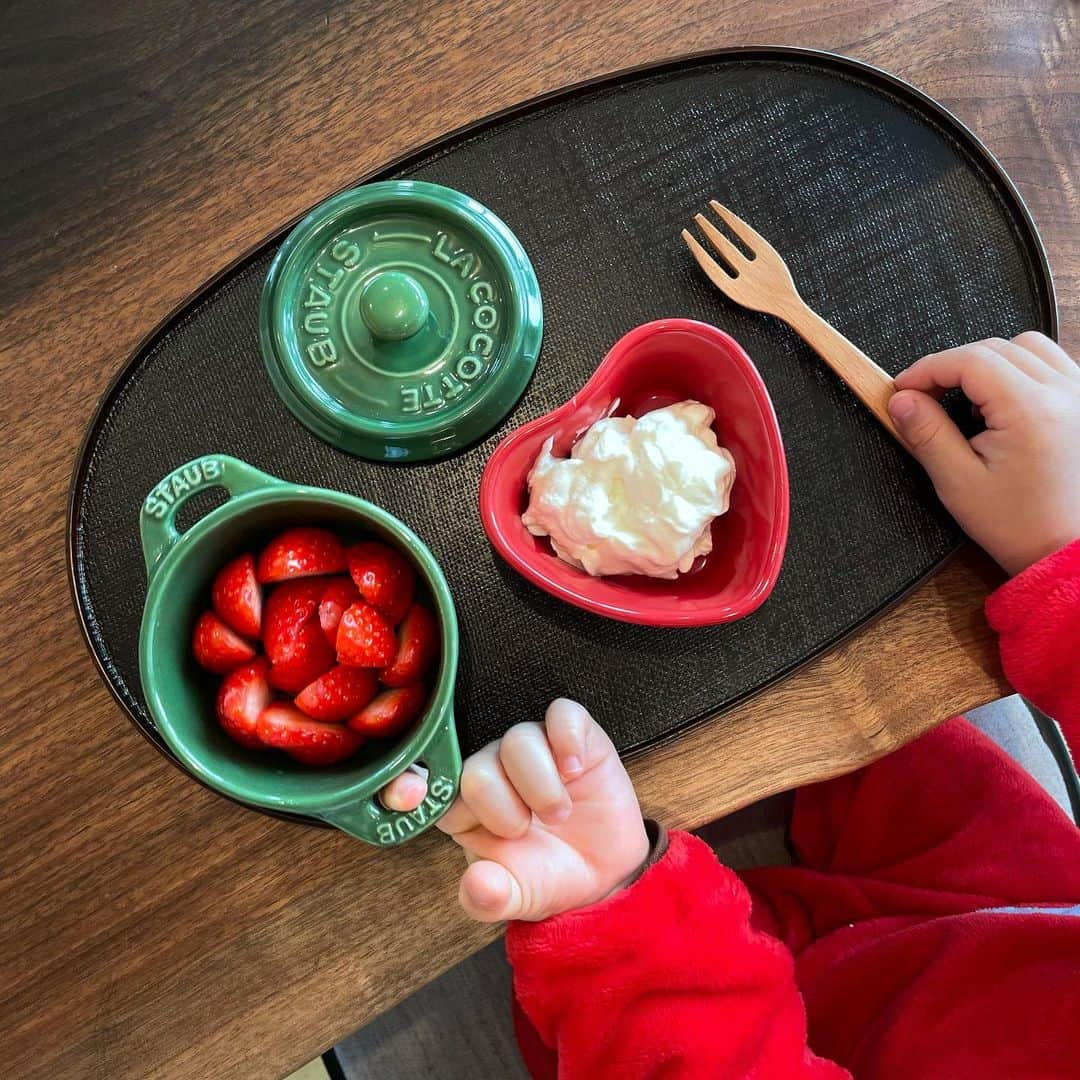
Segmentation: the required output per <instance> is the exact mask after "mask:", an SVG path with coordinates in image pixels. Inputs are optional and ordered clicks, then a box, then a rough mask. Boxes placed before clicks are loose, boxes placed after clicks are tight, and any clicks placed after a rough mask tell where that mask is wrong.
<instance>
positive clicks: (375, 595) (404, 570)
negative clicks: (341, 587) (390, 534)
mask: <svg viewBox="0 0 1080 1080" xmlns="http://www.w3.org/2000/svg"><path fill="white" fill-rule="evenodd" d="M345 557H346V559H347V561H348V564H349V574H350V575H351V577H352V579H353V581H355V582H356V587H357V588H358V589H359V590H360V595H361V596H362V597H363V598H364V599H365V600H366V601H367V602H368V603H369V604H371V606H372V607H376V608H378V609H379V611H380V612H382V614H383V615H385V616H386V617H387V618H388V619H389V620H390V625H391V626H397V624H398V623H399V622H401V620H402V619H403V618H404V616H405V612H406V611H408V610H409V604H411V603H412V598H413V590H414V589H415V588H416V575H415V574H414V573H413V569H412V567H411V566H410V565H409V563H408V561H407V560H406V558H405V556H404V555H401V554H400V553H399V552H397V551H395V550H394V549H393V548H392V547H388V546H387V545H386V544H380V543H379V542H378V541H376V540H364V541H363V542H361V543H359V544H353V546H352V547H351V548H349V550H348V551H347V552H346V553H345Z"/></svg>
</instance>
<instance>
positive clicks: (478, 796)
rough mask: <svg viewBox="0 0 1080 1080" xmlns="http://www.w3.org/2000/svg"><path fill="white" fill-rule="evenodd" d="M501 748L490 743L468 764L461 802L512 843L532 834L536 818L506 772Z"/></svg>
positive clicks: (462, 778) (493, 830)
mask: <svg viewBox="0 0 1080 1080" xmlns="http://www.w3.org/2000/svg"><path fill="white" fill-rule="evenodd" d="M504 741H505V736H504ZM499 745H500V744H499V743H488V745H487V746H485V747H484V748H483V750H479V751H478V752H477V753H475V754H473V756H472V757H471V758H469V760H468V761H466V762H465V768H464V769H463V770H462V773H461V801H462V802H463V803H464V804H465V805H466V806H467V807H468V809H469V810H471V811H472V813H473V815H474V816H475V817H476V820H477V821H478V822H479V823H480V824H481V825H482V826H483V827H484V828H485V829H487V830H488V832H490V833H493V834H494V835H495V836H503V837H506V838H507V839H511V840H512V839H514V838H515V837H518V836H523V835H524V834H525V833H526V832H527V831H528V829H529V825H530V824H531V822H532V814H531V812H530V811H529V808H528V807H527V806H526V805H525V803H524V802H522V800H521V796H519V795H518V793H517V792H516V791H515V790H514V787H515V785H514V783H513V782H512V780H511V779H510V778H509V777H508V776H507V773H506V771H505V770H504V769H503V764H502V762H501V761H500V760H499ZM448 813H449V812H448ZM444 819H445V815H444ZM456 831H460V830H456Z"/></svg>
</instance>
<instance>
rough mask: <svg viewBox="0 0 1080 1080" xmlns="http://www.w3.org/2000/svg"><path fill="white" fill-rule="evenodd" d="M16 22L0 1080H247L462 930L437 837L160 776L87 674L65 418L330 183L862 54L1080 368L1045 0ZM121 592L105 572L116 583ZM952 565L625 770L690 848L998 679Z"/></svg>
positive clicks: (63, 7)
mask: <svg viewBox="0 0 1080 1080" xmlns="http://www.w3.org/2000/svg"><path fill="white" fill-rule="evenodd" d="M46 7H47V10H45V11H43V10H42V7H41V5H32V4H29V3H23V4H15V5H11V6H9V8H8V9H7V10H6V11H5V31H6V35H5V41H4V45H3V46H2V56H3V63H2V64H0V91H2V94H3V98H2V100H3V102H4V104H5V108H4V109H3V110H0V148H2V150H3V151H4V152H3V154H2V155H0V175H2V177H3V190H4V193H5V198H4V200H3V206H2V208H0V214H2V217H0V241H2V244H3V251H4V255H5V259H4V261H3V263H2V264H0V305H2V315H0V327H2V329H0V335H2V337H0V363H2V365H3V366H2V374H3V387H4V389H3V395H2V398H0V410H2V412H0V415H2V418H3V435H4V438H3V440H2V443H0V470H2V471H0V476H2V489H0V490H2V493H3V496H2V497H3V510H2V514H3V516H2V520H3V524H4V527H5V532H4V542H3V544H2V546H0V548H2V550H0V619H2V623H0V625H2V626H3V627H4V633H3V635H2V636H0V659H2V664H3V666H2V670H3V671H4V676H5V677H4V679H3V680H2V682H0V735H2V738H0V774H2V777H3V784H2V787H0V822H2V824H0V852H2V854H0V911H2V913H3V917H2V920H0V1019H2V1021H3V1022H2V1024H0V1061H3V1062H4V1064H5V1073H6V1075H9V1076H18V1077H50V1078H54V1077H68V1076H71V1077H80V1078H86V1077H106V1076H108V1077H118V1076H139V1077H165V1076H168V1077H203V1076H213V1077H215V1078H227V1077H259V1076H275V1075H280V1074H283V1073H285V1072H287V1071H288V1070H289V1069H290V1068H291V1067H293V1066H296V1065H298V1064H299V1063H301V1062H302V1061H304V1060H306V1059H308V1058H310V1057H311V1056H313V1055H314V1054H315V1053H316V1052H317V1051H319V1050H321V1049H322V1048H324V1047H325V1046H327V1045H329V1044H330V1043H332V1042H333V1041H334V1040H335V1039H337V1038H338V1037H340V1036H342V1035H343V1034H345V1033H346V1032H348V1031H350V1030H352V1029H353V1028H355V1027H356V1026H358V1025H359V1024H360V1023H362V1022H363V1021H364V1020H365V1019H366V1018H368V1017H371V1016H373V1015H375V1014H376V1013H378V1012H379V1011H380V1010H383V1009H385V1008H387V1007H389V1006H390V1005H392V1004H393V1003H394V1002H395V1001H397V1000H399V999H400V998H401V997H402V996H403V995H405V994H407V993H408V992H409V991H410V990H412V989H413V988H415V987H416V986H418V985H420V984H421V983H423V982H424V981H426V980H428V979H430V978H432V977H433V976H434V975H436V974H437V973H438V972H439V971H441V970H443V969H444V968H445V967H446V966H447V965H449V964H451V963H453V962H454V961H455V960H457V959H459V958H461V957H462V956H464V955H465V954H466V953H468V952H469V951H470V950H472V949H474V948H476V947H477V946H478V945H480V944H481V943H482V942H483V941H484V940H486V939H487V937H488V934H489V932H488V931H484V930H481V929H478V928H476V927H472V926H469V925H467V924H466V922H465V920H464V919H463V917H462V916H461V915H460V914H458V912H457V910H456V908H455V905H454V902H453V890H454V880H455V876H456V873H457V871H458V869H459V866H458V860H457V857H456V855H455V853H454V852H453V850H451V849H450V847H449V846H448V845H447V844H445V843H442V842H441V841H440V838H439V837H437V836H429V837H425V838H423V839H421V840H420V841H418V842H416V843H414V844H411V845H409V846H408V847H407V848H405V849H403V850H400V851H391V852H384V853H380V852H374V851H372V850H369V849H367V848H364V847H363V846H362V845H359V844H356V843H353V842H350V841H349V840H347V839H346V838H345V837H343V836H341V835H339V834H335V833H332V832H319V831H314V830H311V829H308V828H305V827H302V826H293V825H287V824H282V823H279V822H275V821H271V820H268V819H266V818H263V817H260V816H258V815H256V814H252V813H250V812H247V811H245V810H242V809H240V808H237V807H235V806H231V805H229V804H228V803H226V802H224V801H222V800H220V799H218V798H216V797H215V796H213V795H212V794H210V793H209V792H207V791H204V790H203V789H201V788H199V787H198V786H197V785H195V784H193V783H191V782H190V781H187V780H185V779H184V778H183V777H182V776H180V775H179V774H178V773H177V772H176V771H175V770H174V769H173V768H172V767H171V766H169V765H168V764H167V763H166V762H165V761H163V760H162V759H161V758H160V757H158V755H157V754H155V753H154V752H153V751H152V750H151V749H150V748H149V747H148V746H147V745H146V744H145V742H144V741H143V740H141V739H139V738H138V737H137V736H135V735H134V733H133V732H132V730H131V728H130V726H129V724H128V722H127V720H126V719H125V718H124V717H123V715H122V714H121V713H120V711H119V709H118V708H117V707H116V706H115V705H114V704H113V702H112V699H111V698H110V697H109V695H108V693H107V691H106V690H105V688H104V687H103V686H102V685H101V683H100V682H99V681H98V680H97V679H96V677H95V676H94V673H93V668H92V666H91V663H90V661H89V659H88V657H87V655H86V652H85V649H84V647H83V644H82V641H81V639H80V637H79V634H78V630H77V628H76V624H75V619H74V616H73V614H72V612H71V608H70V600H69V597H68V593H67V585H66V581H65V570H64V505H65V496H66V492H67V485H68V480H69V476H70V471H71V467H72V463H73V460H74V455H75V451H76V448H77V445H78V442H79V439H80V437H81V434H82V431H83V429H84V427H85V425H86V422H87V420H88V419H89V416H90V413H91V411H92V409H93V407H94V404H95V402H96V400H97V398H98V397H99V395H100V394H101V392H102V391H103V390H104V388H105V386H106V385H107V383H108V381H109V379H110V377H111V376H112V374H113V373H114V372H115V371H116V369H117V368H118V366H119V365H120V364H121V362H122V361H123V359H124V358H125V356H126V355H127V354H128V353H129V352H130V351H131V349H132V348H133V347H134V345H135V344H136V342H137V341H138V340H139V339H140V338H141V337H142V336H143V335H144V334H145V333H146V332H147V331H148V330H149V329H151V328H152V327H153V326H154V325H155V324H156V323H157V322H159V321H160V320H161V319H162V318H164V317H165V316H166V315H167V314H168V313H169V312H170V311H171V310H172V309H174V308H175V307H176V306H177V305H178V304H180V303H181V302H182V301H183V300H184V298H185V297H186V296H187V295H188V294H189V293H190V292H191V291H192V290H194V289H195V288H196V287H197V286H199V285H200V284H201V283H202V282H203V281H204V280H205V279H206V278H207V277H208V276H209V275H211V274H213V273H216V272H217V271H219V270H221V269H222V268H224V267H225V266H227V265H228V264H229V263H231V262H232V261H233V260H235V259H236V258H238V257H239V256H240V255H242V254H243V253H244V252H245V251H246V250H248V249H249V248H251V247H252V246H253V245H254V244H255V243H257V242H258V241H259V240H260V239H261V238H262V237H263V236H265V235H266V234H267V233H269V232H271V231H273V230H274V229H276V228H278V227H279V226H280V225H281V224H283V223H284V222H286V221H287V220H290V219H291V218H293V217H295V216H296V215H297V214H298V213H299V212H301V211H302V210H304V209H305V208H307V207H308V206H310V205H312V204H313V203H315V202H316V201H318V200H319V199H320V198H321V197H323V196H325V195H326V194H328V193H329V192H331V191H333V190H335V189H337V188H340V187H341V186H343V185H345V184H346V183H347V182H349V181H350V180H351V179H353V178H354V177H356V176H357V175H359V174H362V173H364V172H365V171H367V170H370V169H372V168H374V167H376V166H378V165H379V164H381V163H382V162H383V161H385V160H386V159H388V158H390V157H393V156H395V155H397V154H400V153H402V152H404V151H405V150H407V149H409V148H410V147H412V146H414V145H416V144H417V143H419V142H422V141H425V140H428V139H431V138H433V137H435V136H437V135H439V134H441V133H442V132H444V131H446V130H448V129H451V128H453V127H456V126H459V125H461V124H464V123H466V122H467V121H469V120H472V119H474V118H476V117H477V116H480V115H483V114H486V113H489V112H492V111H494V110H497V109H501V108H504V107H508V106H510V105H512V104H514V103H515V102H517V101H519V100H522V99H524V98H527V97H530V96H532V95H534V94H537V93H541V92H544V91H549V90H554V89H557V88H559V87H560V86H563V85H565V84H567V83H569V82H572V81H576V80H579V79H582V78H586V77H589V76H594V75H599V74H601V73H604V72H606V71H610V70H613V69H617V68H620V67H625V66H629V65H631V64H638V63H642V62H646V61H652V60H660V59H663V58H665V57H669V56H673V55H676V54H678V53H682V52H685V51H689V50H698V49H704V48H710V47H719V46H724V45H732V44H740V43H760V42H771V43H777V44H797V45H804V46H814V47H820V48H826V49H832V50H836V51H839V52H843V53H847V54H849V55H852V56H855V57H858V58H860V59H863V60H866V61H869V62H871V63H876V64H880V65H882V66H884V67H887V68H888V69H889V70H891V71H892V72H894V73H895V74H897V75H900V76H901V77H904V78H907V79H909V80H911V81H913V82H914V83H916V84H917V85H918V86H920V87H921V88H922V89H924V90H925V91H927V92H928V93H930V94H932V95H934V96H935V97H937V98H938V99H939V100H941V101H942V102H943V103H944V104H945V105H946V106H948V107H950V108H951V109H953V110H954V111H955V112H956V113H957V114H958V115H959V116H960V118H961V119H962V120H964V121H965V122H966V123H967V124H969V125H970V126H971V127H972V128H973V129H974V130H975V132H976V133H977V134H978V135H979V136H980V137H981V138H983V140H984V141H985V142H987V144H988V145H989V146H990V147H991V149H992V150H993V151H994V152H995V153H996V154H997V156H998V157H999V159H1000V160H1001V161H1002V163H1003V164H1004V166H1005V168H1006V169H1007V170H1008V171H1009V172H1010V174H1011V175H1012V176H1013V178H1014V180H1015V181H1016V182H1017V184H1018V186H1019V188H1020V191H1021V193H1022V194H1023V196H1024V198H1025V199H1026V200H1027V202H1028V204H1029V206H1030V208H1031V210H1032V212H1033V214H1034V216H1035V219H1036V221H1037V222H1038V225H1039V227H1040V229H1041V231H1042V234H1043V237H1044V239H1045V241H1046V243H1047V247H1048V250H1049V254H1050V261H1051V265H1052V266H1053V267H1054V270H1055V275H1056V279H1057V286H1058V290H1059V294H1060V297H1061V313H1062V326H1063V333H1062V340H1063V343H1064V344H1065V345H1066V347H1067V348H1070V349H1072V350H1073V351H1076V350H1077V349H1078V348H1080V336H1078V325H1080V324H1078V320H1077V314H1078V304H1080V230H1078V228H1077V224H1078V218H1080V207H1078V203H1077V195H1076V192H1077V190H1078V188H1080V183H1078V179H1080V177H1078V175H1077V171H1078V164H1077V163H1078V162H1080V153H1078V145H1077V144H1078V142H1080V133H1078V130H1077V122H1076V118H1077V117H1078V116H1080V75H1078V71H1077V64H1076V58H1077V50H1076V32H1077V16H1076V11H1075V8H1074V7H1071V6H1070V5H1069V4H1068V3H1067V2H1060V3H1046V2H1036V0H1011V2H1009V3H1004V2H1003V0H991V2H989V3H986V4H982V5H972V6H968V7H957V5H955V4H945V3H938V2H935V0H908V2H907V3H905V4H891V3H869V4H866V3H856V2H855V0H826V2H824V3H816V4H811V3H809V2H798V3H791V2H787V0H762V2H757V3H754V4H749V3H726V4H717V3H715V2H709V3H706V2H704V0H691V2H678V0H672V2H671V3H667V4H663V5H656V4H653V3H650V2H647V0H621V2H619V3H615V2H613V0H597V2H596V3H593V4H589V5H582V4H580V3H570V2H569V0H552V2H550V3H547V4H543V5H535V4H526V3H524V2H522V0H510V2H508V3H504V4H501V5H497V6H496V5H491V4H487V3H482V2H480V0H459V2H457V3H453V4H452V3H449V2H439V0H428V2H424V0H403V2H402V3H399V4H397V5H393V6H388V5H384V4H381V3H377V2H375V0H370V2H355V3H330V2H329V0H318V2H316V0H306V2H304V0H276V2H269V3H261V4H257V5H255V4H251V5H244V6H243V7H238V6H236V5H209V4H191V3H188V2H187V0H147V2H146V3H142V4H130V5H87V4H77V3H74V2H69V3H66V4H62V3H59V2H56V0H54V2H51V3H49V4H48V5H46ZM134 572H136V571H135V569H133V573H134ZM997 580H998V578H997V576H996V573H995V572H994V571H993V570H992V568H990V567H989V566H988V565H987V564H986V562H985V560H983V559H982V557H981V556H977V555H976V554H974V553H973V552H971V551H965V552H964V553H963V554H962V555H961V556H960V557H958V558H957V559H955V560H954V561H953V562H952V563H951V564H950V565H949V566H948V567H947V568H946V569H945V570H943V571H942V572H941V573H940V574H939V575H938V576H937V577H936V578H935V579H934V580H932V581H931V582H929V583H927V584H926V585H924V586H923V587H922V588H920V589H919V590H918V591H917V592H916V593H914V594H913V595H912V596H911V597H910V598H908V599H907V600H906V601H904V603H903V604H901V605H900V606H899V607H898V608H897V609H896V610H895V611H894V612H893V613H892V614H891V615H889V616H888V617H887V618H885V619H883V620H882V621H880V622H879V623H878V624H877V625H875V626H874V627H872V628H870V629H869V630H866V631H865V632H863V633H861V634H860V635H858V636H857V637H855V638H853V639H851V640H849V641H848V642H846V643H845V644H843V645H841V646H840V647H839V648H837V649H836V650H835V651H834V652H833V653H832V654H830V655H829V656H827V657H825V658H823V659H821V660H819V661H817V662H815V663H814V664H813V665H811V666H809V667H807V668H806V669H804V670H803V671H801V672H800V673H798V674H797V675H795V676H794V677H792V678H790V679H788V680H787V681H786V682H785V683H783V684H782V685H780V686H779V687H777V688H775V689H773V690H771V691H769V692H768V693H765V694H763V695H761V696H760V697H758V698H757V699H756V700H754V701H752V702H750V703H748V704H746V705H744V706H742V707H741V708H739V709H737V710H735V711H734V712H731V713H729V714H727V715H726V716H724V717H723V718H721V719H719V720H716V721H713V722H710V723H709V724H707V725H705V726H702V727H700V728H698V729H697V730H695V731H694V732H692V733H691V734H689V735H687V736H685V737H683V738H681V739H679V740H677V741H675V742H672V743H670V744H669V745H666V746H664V747H662V748H660V749H658V750H656V751H653V752H652V753H650V754H648V755H646V756H644V757H642V758H640V759H638V760H635V761H634V762H633V763H632V766H631V769H632V772H633V774H634V778H635V780H636V782H637V784H638V786H639V789H640V791H641V795H642V799H643V802H644V804H645V807H646V809H647V810H648V811H649V812H650V813H652V814H655V815H658V816H660V817H662V818H664V819H665V820H666V821H667V822H668V823H670V824H672V825H681V826H688V825H696V824H699V823H701V822H703V821H705V820H707V819H709V818H711V817H714V816H715V815H717V814H720V813H722V812H724V811H726V810H729V809H731V808H733V807H735V806H739V805H742V804H744V803H746V802H749V801H751V800H753V799H755V798H757V797H760V796H761V795H764V794H766V793H768V792H770V791H774V790H779V789H781V788H783V787H786V786H789V785H791V784H796V783H801V782H804V781H807V780H810V779H814V778H817V777H821V776H823V775H826V774H830V773H834V772H838V771H841V770H843V769H847V768H852V767H855V766H856V765H858V764H859V763H861V762H864V761H868V760H870V759H872V758H874V757H876V756H878V755H880V754H882V753H885V752H887V751H888V750H889V749H891V748H892V747H894V746H897V745H900V744H901V743H902V742H904V741H905V740H907V739H909V738H912V737H914V736H915V735H917V734H918V733H919V732H920V731H921V730H923V729H924V728H925V727H926V726H927V725H928V724H931V723H932V722H934V721H935V720H937V719H939V718H941V717H943V716H945V715H947V714H948V713H949V712H950V711H953V710H957V709H962V708H965V707H968V706H971V705H974V704H976V703H978V702H981V701H983V700H986V699H987V698H990V697H992V696H994V695H996V694H997V693H998V692H999V691H1000V690H1001V688H1002V682H1001V676H1000V672H999V671H998V668H997V665H996V660H995V658H994V649H993V643H992V641H991V639H990V635H989V633H988V631H987V628H986V626H985V623H984V622H983V620H982V616H981V614H980V611H981V602H982V599H983V597H984V596H985V594H986V592H987V590H988V588H990V587H991V586H992V585H993V584H994V583H995V582H996V581H997Z"/></svg>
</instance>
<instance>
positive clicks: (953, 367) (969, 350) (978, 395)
mask: <svg viewBox="0 0 1080 1080" xmlns="http://www.w3.org/2000/svg"><path fill="white" fill-rule="evenodd" d="M1025 381H1026V380H1025V377H1024V374H1023V373H1022V372H1021V371H1020V370H1019V369H1017V368H1015V367H1014V366H1013V365H1012V364H1011V363H1009V361H1008V360H1006V359H1005V357H1003V356H1001V355H1000V354H999V353H998V352H996V351H995V350H994V349H993V348H992V347H991V346H990V345H986V344H983V343H982V342H979V343H977V344H975V345H961V346H960V347H959V348H956V349H946V350H945V351H944V352H939V353H931V354H930V355H929V356H924V357H923V358H922V359H921V360H916V361H915V363H914V364H912V365H911V367H909V368H908V369H907V370H906V371H901V372H900V374H899V375H897V376H896V388H897V389H898V390H922V391H924V392H925V393H927V394H931V393H933V392H934V391H935V390H938V389H941V390H950V389H952V388H953V387H956V386H958V387H960V389H961V390H963V391H964V395H965V396H966V397H967V398H968V400H969V401H972V402H973V403H974V404H976V405H978V406H979V408H984V407H985V406H986V405H988V404H990V403H991V402H992V401H993V400H994V398H995V397H1000V396H1001V394H1002V393H1003V392H1004V393H1022V392H1023V390H1024V383H1025ZM893 419H894V420H895V419H896V417H893Z"/></svg>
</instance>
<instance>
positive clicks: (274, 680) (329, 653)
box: [263, 578, 335, 694]
mask: <svg viewBox="0 0 1080 1080" xmlns="http://www.w3.org/2000/svg"><path fill="white" fill-rule="evenodd" d="M325 588H326V583H325V582H324V581H321V580H313V579H311V578H301V579H300V580H299V581H286V582H284V583H282V584H281V585H278V586H277V588H275V589H271V590H270V594H269V596H268V597H267V598H266V612H265V614H264V616H263V644H264V645H265V646H266V655H267V656H268V657H269V658H270V662H271V664H272V665H273V666H272V667H271V669H270V685H271V686H273V687H274V688H275V689H277V690H283V691H284V692H285V693H287V694H298V693H299V692H300V691H301V690H303V689H304V687H305V686H307V684H308V683H309V682H313V681H314V680H315V679H317V678H318V677H319V676H320V675H322V674H324V673H325V672H327V671H329V670H330V669H331V668H332V667H333V666H334V660H335V657H334V649H333V646H332V645H331V644H330V642H328V641H327V640H326V635H325V634H324V633H323V631H322V627H321V626H320V625H319V618H318V612H319V598H320V597H321V596H322V594H323V590H324V589H325Z"/></svg>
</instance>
